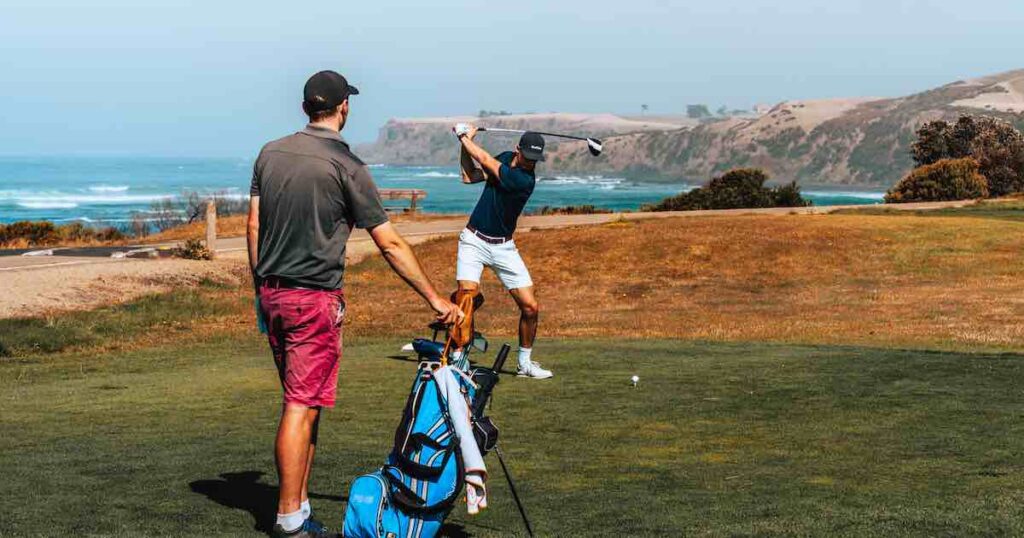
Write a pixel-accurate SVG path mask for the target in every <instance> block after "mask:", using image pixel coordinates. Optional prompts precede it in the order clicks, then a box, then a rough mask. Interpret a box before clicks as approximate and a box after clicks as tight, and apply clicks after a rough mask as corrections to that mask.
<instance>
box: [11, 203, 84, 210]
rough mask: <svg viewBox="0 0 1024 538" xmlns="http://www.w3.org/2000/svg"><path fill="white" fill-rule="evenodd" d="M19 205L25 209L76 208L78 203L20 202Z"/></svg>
mask: <svg viewBox="0 0 1024 538" xmlns="http://www.w3.org/2000/svg"><path fill="white" fill-rule="evenodd" d="M18 207H24V208H25V209H74V208H76V207H78V204H76V203H74V202H18Z"/></svg>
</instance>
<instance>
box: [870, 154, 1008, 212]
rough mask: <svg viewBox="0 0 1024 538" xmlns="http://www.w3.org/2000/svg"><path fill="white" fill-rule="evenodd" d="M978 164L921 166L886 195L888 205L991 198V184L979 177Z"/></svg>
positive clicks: (948, 161)
mask: <svg viewBox="0 0 1024 538" xmlns="http://www.w3.org/2000/svg"><path fill="white" fill-rule="evenodd" d="M979 169H980V165H979V164H978V161H976V160H974V159H972V158H970V157H967V158H963V159H943V160H941V161H938V162H936V163H934V164H926V165H924V166H919V167H917V168H915V169H914V170H912V171H911V172H910V173H909V174H907V175H906V177H904V178H903V179H901V180H900V182H899V183H897V184H896V185H894V186H893V188H891V189H889V192H887V193H886V194H885V202H886V203H889V204H897V203H905V202H937V201H943V200H970V199H975V198H985V197H987V196H988V195H989V190H988V182H987V181H986V180H985V176H983V175H981V174H980V173H979Z"/></svg>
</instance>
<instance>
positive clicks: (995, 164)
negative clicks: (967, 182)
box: [910, 115, 1024, 196]
mask: <svg viewBox="0 0 1024 538" xmlns="http://www.w3.org/2000/svg"><path fill="white" fill-rule="evenodd" d="M910 153H911V156H912V157H913V158H914V162H916V163H917V164H918V165H930V164H935V163H937V162H939V161H941V160H945V159H962V158H965V157H971V158H973V159H974V160H975V161H977V163H978V165H979V172H980V173H981V175H983V176H985V178H986V179H987V181H988V191H989V195H990V196H1004V195H1007V194H1011V193H1015V192H1021V191H1024V135H1022V134H1021V132H1020V131H1018V130H1017V129H1016V128H1015V127H1014V126H1013V125H1011V124H1010V123H1007V122H1005V121H1002V120H998V119H996V118H991V117H975V116H967V115H965V116H961V117H960V119H958V120H957V121H956V123H954V124H950V123H948V122H946V121H942V120H939V121H931V122H928V123H925V124H924V125H922V126H921V128H920V129H918V131H917V140H916V141H915V142H914V144H913V145H912V146H911V148H910Z"/></svg>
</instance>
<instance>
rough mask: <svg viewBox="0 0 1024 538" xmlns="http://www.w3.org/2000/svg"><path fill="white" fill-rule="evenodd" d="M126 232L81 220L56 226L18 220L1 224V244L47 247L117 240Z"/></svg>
mask: <svg viewBox="0 0 1024 538" xmlns="http://www.w3.org/2000/svg"><path fill="white" fill-rule="evenodd" d="M123 238H124V234H123V233H121V231H119V230H118V229H117V228H111V227H107V228H90V227H88V226H85V225H83V224H82V223H80V222H73V223H71V224H64V225H62V226H56V225H54V224H53V223H52V222H49V221H40V222H32V221H18V222H12V223H11V224H0V246H11V245H19V246H27V247H46V246H55V245H73V244H82V243H92V242H96V241H116V240H119V239H123Z"/></svg>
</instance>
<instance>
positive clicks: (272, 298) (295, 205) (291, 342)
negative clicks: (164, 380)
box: [248, 71, 461, 538]
mask: <svg viewBox="0 0 1024 538" xmlns="http://www.w3.org/2000/svg"><path fill="white" fill-rule="evenodd" d="M358 93H359V91H358V90H356V89H355V88H354V87H352V86H349V84H348V81H346V80H345V77H343V76H341V75H339V74H338V73H335V72H334V71H321V72H319V73H317V74H315V75H313V76H312V77H310V79H309V81H308V82H306V86H305V90H304V99H303V103H302V108H303V110H304V111H305V112H306V115H308V116H309V124H308V125H306V128H305V129H303V130H302V131H299V132H297V133H295V134H293V135H290V136H286V137H284V138H281V139H279V140H275V141H273V142H270V143H268V144H267V145H266V146H264V147H263V150H262V151H260V155H259V157H258V158H257V159H256V165H255V167H254V170H253V178H252V188H251V190H250V195H251V201H250V203H249V223H248V226H249V229H248V246H249V263H250V265H251V266H252V271H253V280H254V282H255V284H256V289H257V293H258V296H259V300H260V315H261V316H262V318H263V320H264V321H266V327H267V338H268V340H269V342H270V348H271V350H272V351H273V354H274V362H275V363H276V364H277V370H278V375H279V377H280V380H281V387H282V388H283V390H284V406H283V408H282V410H281V421H280V423H279V425H278V430H277V440H276V442H275V447H274V455H275V459H276V462H277V472H278V476H279V478H280V493H279V496H278V503H277V522H276V524H275V525H274V528H273V530H272V533H271V535H272V536H274V537H284V536H292V537H296V538H326V537H327V536H336V534H331V533H329V532H328V531H326V530H325V529H324V527H323V525H322V524H320V523H319V522H317V521H316V520H315V519H313V517H312V514H311V512H312V509H311V508H310V506H309V492H308V489H307V488H308V483H309V473H310V469H311V468H312V465H313V455H314V453H315V449H316V442H317V433H318V431H319V425H320V409H321V408H323V407H334V400H335V393H336V389H337V385H338V363H339V361H340V359H341V325H342V321H343V319H344V312H345V296H344V294H343V293H342V283H343V277H344V271H345V243H346V242H347V241H348V238H349V234H350V233H351V231H352V227H353V226H357V227H359V228H365V229H366V230H368V231H369V233H370V237H371V238H372V239H373V241H374V242H375V243H376V244H377V248H379V249H380V251H381V253H382V254H383V255H384V259H386V260H387V261H388V263H389V264H390V265H391V268H392V269H393V270H394V271H395V272H396V273H398V275H399V276H401V277H402V278H403V279H404V280H405V281H406V283H408V284H409V286H411V287H412V288H413V289H414V290H416V292H417V293H419V294H420V295H421V296H422V297H423V298H424V299H425V300H426V301H427V303H428V304H429V305H430V307H431V308H432V309H433V310H434V312H436V313H437V318H438V319H439V320H440V321H442V322H445V323H453V322H456V321H458V320H459V318H460V316H461V311H460V310H459V309H458V307H456V306H455V305H453V304H452V303H451V302H449V301H448V300H447V299H444V298H442V297H441V296H439V295H438V293H437V291H436V290H435V289H434V286H433V285H432V284H431V283H430V280H429V279H427V277H426V275H425V274H424V273H423V269H422V268H421V267H420V264H419V261H417V260H416V256H415V255H414V254H413V252H412V249H411V248H410V247H409V244H408V243H406V242H405V240H404V239H402V236H401V235H399V234H398V232H397V231H396V230H395V228H394V227H393V226H392V225H391V223H390V222H388V216H387V214H386V213H385V212H384V208H383V206H382V204H381V201H380V195H379V193H378V192H377V187H376V185H374V183H373V179H372V178H371V177H370V172H369V171H368V170H367V168H366V165H364V164H363V162H362V161H360V160H359V158H358V157H356V156H355V155H354V154H353V153H352V151H351V150H350V149H349V147H348V144H346V143H345V141H344V140H342V139H341V137H340V136H339V132H340V131H341V129H342V128H344V127H345V122H346V120H347V119H348V114H349V96H350V95H356V94H358Z"/></svg>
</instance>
